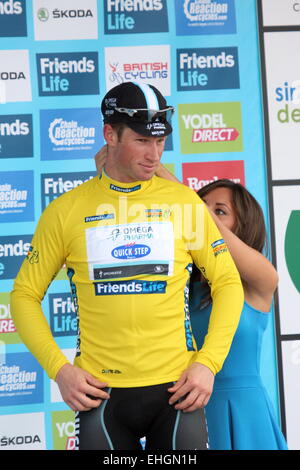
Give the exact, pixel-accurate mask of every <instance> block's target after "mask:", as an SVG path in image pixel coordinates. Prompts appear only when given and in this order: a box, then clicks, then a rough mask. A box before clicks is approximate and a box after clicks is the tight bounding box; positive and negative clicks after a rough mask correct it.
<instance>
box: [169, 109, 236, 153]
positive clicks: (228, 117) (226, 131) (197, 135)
mask: <svg viewBox="0 0 300 470" xmlns="http://www.w3.org/2000/svg"><path fill="white" fill-rule="evenodd" d="M178 109H179V124H180V137H181V138H180V140H181V146H182V149H181V151H182V153H198V152H199V153H207V152H213V153H215V152H234V151H241V150H242V135H241V131H242V124H241V106H240V103H239V102H225V103H190V104H180V105H179V106H178Z"/></svg>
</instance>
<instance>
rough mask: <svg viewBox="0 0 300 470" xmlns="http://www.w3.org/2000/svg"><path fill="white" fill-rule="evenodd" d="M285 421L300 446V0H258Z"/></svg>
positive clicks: (295, 445) (289, 434) (291, 440)
mask: <svg viewBox="0 0 300 470" xmlns="http://www.w3.org/2000/svg"><path fill="white" fill-rule="evenodd" d="M258 13H259V30H260V44H261V51H262V54H261V59H262V77H263V96H264V104H265V105H264V111H265V123H266V126H265V133H266V150H267V152H266V155H267V174H268V187H269V201H270V209H271V210H270V220H271V232H272V241H273V244H272V256H273V260H274V262H275V263H276V266H277V269H278V272H279V278H280V283H279V289H278V298H277V301H276V306H275V313H276V327H277V328H276V331H277V348H278V350H277V353H278V354H277V355H278V364H279V379H280V380H279V384H280V398H281V400H280V404H281V416H282V426H283V429H284V431H285V433H286V435H287V439H288V443H289V447H290V448H291V449H296V450H300V438H299V436H300V424H299V423H300V407H299V398H298V397H299V392H300V387H299V384H300V318H299V313H300V297H299V293H300V270H299V266H300V248H299V231H300V160H299V153H298V152H297V150H296V149H297V147H298V142H299V126H300V77H299V68H298V67H297V65H296V64H299V59H300V50H299V47H298V44H299V41H300V2H297V1H294V0H263V1H262V2H259V8H258Z"/></svg>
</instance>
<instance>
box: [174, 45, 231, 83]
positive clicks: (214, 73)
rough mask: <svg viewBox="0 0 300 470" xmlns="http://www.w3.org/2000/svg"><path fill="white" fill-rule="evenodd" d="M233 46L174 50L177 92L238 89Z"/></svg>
mask: <svg viewBox="0 0 300 470" xmlns="http://www.w3.org/2000/svg"><path fill="white" fill-rule="evenodd" d="M239 86H240V84H239V68H238V56H237V48H236V47H224V48H221V47H214V48H205V49H178V50H177V89H178V90H179V91H189V90H217V89H227V88H228V89H229V88H239Z"/></svg>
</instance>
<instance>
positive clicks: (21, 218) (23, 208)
mask: <svg viewBox="0 0 300 470" xmlns="http://www.w3.org/2000/svg"><path fill="white" fill-rule="evenodd" d="M33 189H34V184H33V171H32V170H25V171H3V172H1V173H0V223H3V222H6V223H9V222H28V221H33V220H34V193H33Z"/></svg>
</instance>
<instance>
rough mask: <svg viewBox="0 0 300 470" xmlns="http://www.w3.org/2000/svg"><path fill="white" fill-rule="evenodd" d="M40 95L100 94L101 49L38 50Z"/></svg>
mask: <svg viewBox="0 0 300 470" xmlns="http://www.w3.org/2000/svg"><path fill="white" fill-rule="evenodd" d="M36 63H37V73H38V86H39V95H40V96H63V95H98V94H99V77H98V53H97V52H68V53H49V54H36Z"/></svg>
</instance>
